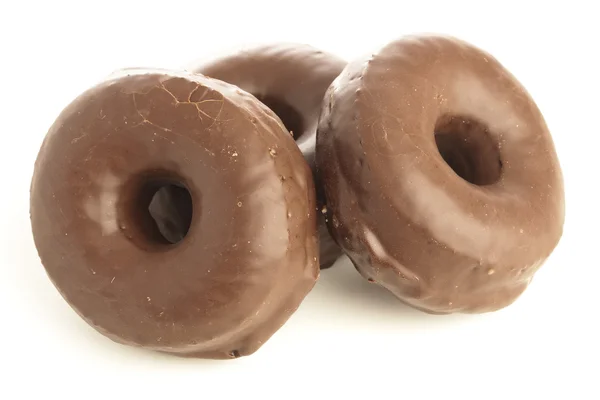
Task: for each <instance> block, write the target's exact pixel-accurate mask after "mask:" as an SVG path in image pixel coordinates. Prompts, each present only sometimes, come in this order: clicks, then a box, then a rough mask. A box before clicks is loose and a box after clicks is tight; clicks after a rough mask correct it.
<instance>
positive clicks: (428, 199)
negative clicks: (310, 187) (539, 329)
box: [317, 36, 564, 313]
mask: <svg viewBox="0 0 600 400" xmlns="http://www.w3.org/2000/svg"><path fill="white" fill-rule="evenodd" d="M325 97H326V100H325V103H324V106H323V114H322V118H321V120H320V124H319V130H318V133H317V165H318V168H319V172H320V173H321V177H322V179H323V182H324V187H325V192H326V195H327V200H328V213H329V223H330V230H331V231H332V233H333V235H334V237H335V238H336V240H337V242H338V243H339V244H340V245H341V246H342V247H343V249H344V250H345V251H346V252H347V253H348V255H349V256H350V258H351V259H352V261H353V263H354V265H355V266H356V268H357V269H358V270H359V272H360V273H361V274H362V275H363V276H364V277H365V278H367V279H369V280H371V281H373V282H376V283H378V284H379V285H381V286H383V287H385V288H387V289H388V290H390V291H391V292H393V293H394V294H395V295H396V296H397V297H399V298H400V299H401V300H403V301H404V302H406V303H408V304H411V305H413V306H414V307H417V308H420V309H422V310H425V311H427V312H431V313H450V312H473V313H474V312H486V311H494V310H498V309H500V308H503V307H505V306H507V305H509V304H511V303H512V302H513V301H514V300H515V299H516V298H517V297H518V296H519V295H520V294H521V293H522V292H523V291H524V290H525V289H526V287H527V285H528V284H529V282H530V281H531V279H532V278H533V276H534V274H535V272H536V271H537V270H538V268H539V267H540V266H541V265H542V264H543V263H544V261H545V260H546V259H547V257H548V256H549V255H550V254H551V252H552V251H553V249H554V248H555V246H556V245H557V243H558V241H559V239H560V237H561V235H562V229H563V223H564V188H563V178H562V173H561V168H560V165H559V161H558V159H557V155H556V152H555V148H554V144H553V141H552V138H551V136H550V133H549V131H548V128H547V126H546V123H545V122H544V119H543V117H542V114H541V113H540V110H539V109H538V108H537V106H536V104H535V103H534V101H533V100H532V98H531V97H530V95H529V94H528V93H527V92H526V90H525V89H524V88H523V87H522V86H521V84H520V83H519V82H518V81H517V80H516V79H515V78H514V77H513V76H512V75H511V74H510V73H509V72H508V71H507V70H506V69H505V68H504V67H503V66H502V65H501V64H500V63H499V62H498V61H497V60H496V59H494V58H493V57H492V56H491V55H489V54H487V53H486V52H484V51H482V50H480V49H477V48H475V47H473V46H472V45H469V44H467V43H464V42H462V41H460V40H457V39H454V38H449V37H437V36H410V37H405V38H402V39H400V40H397V41H394V42H392V43H390V44H388V45H386V46H385V47H383V48H382V49H381V50H380V51H378V52H377V53H376V54H374V55H373V56H372V57H368V58H364V59H360V60H357V61H354V62H352V63H351V64H349V65H348V66H347V67H346V68H345V70H344V72H343V73H342V74H341V76H340V78H339V79H337V80H336V81H335V82H334V83H333V84H332V86H331V87H330V88H329V90H328V92H327V94H326V96H325Z"/></svg>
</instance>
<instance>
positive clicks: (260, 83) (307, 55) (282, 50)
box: [189, 43, 346, 269]
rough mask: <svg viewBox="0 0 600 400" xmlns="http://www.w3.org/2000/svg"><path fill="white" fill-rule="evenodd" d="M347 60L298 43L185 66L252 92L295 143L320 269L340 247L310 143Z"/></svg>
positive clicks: (277, 45) (259, 48) (313, 143)
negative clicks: (309, 193) (309, 176)
mask: <svg viewBox="0 0 600 400" xmlns="http://www.w3.org/2000/svg"><path fill="white" fill-rule="evenodd" d="M345 65H346V62H345V61H343V60H341V59H339V58H338V57H336V56H334V55H332V54H328V53H325V52H323V51H320V50H317V49H315V48H314V47H311V46H307V45H300V44H291V43H280V44H274V45H263V46H258V47H253V48H250V49H246V50H243V51H239V52H237V53H235V54H232V55H229V56H225V57H222V58H218V59H216V60H213V61H210V62H208V63H202V64H198V65H195V66H192V67H191V68H189V70H190V71H192V72H195V73H200V74H203V75H207V76H210V77H212V78H215V79H220V80H222V81H225V82H228V83H231V84H233V85H236V86H238V87H240V88H241V89H242V90H245V91H247V92H249V93H251V94H253V95H254V96H255V97H256V98H258V99H259V100H260V101H261V102H263V103H264V104H265V105H267V106H268V107H269V108H271V110H273V111H274V112H275V114H277V115H278V116H279V117H280V118H281V120H282V121H283V123H284V125H285V126H286V127H287V129H288V130H289V131H290V133H291V134H292V136H293V137H294V139H295V140H296V143H297V144H298V146H299V147H300V150H301V151H302V154H303V155H304V158H305V159H306V161H307V162H308V164H309V165H310V167H311V169H312V171H313V174H314V177H315V182H316V191H317V205H318V208H319V212H318V229H319V241H320V264H321V268H322V269H324V268H328V267H330V266H331V265H333V263H334V262H335V260H336V259H337V258H339V256H340V255H341V249H340V248H339V247H338V246H337V245H336V244H335V242H334V241H333V239H332V238H331V236H330V234H329V232H328V231H327V226H326V224H325V216H324V215H322V212H321V210H324V209H325V208H324V206H325V203H324V196H323V193H322V189H321V185H320V184H319V178H318V175H317V174H316V168H315V141H316V131H317V123H318V119H319V112H320V110H321V103H322V101H323V95H324V94H325V90H327V88H328V87H329V85H330V84H331V82H332V81H333V80H334V79H335V78H336V77H337V76H338V75H339V73H340V72H341V71H342V69H343V68H344V66H345Z"/></svg>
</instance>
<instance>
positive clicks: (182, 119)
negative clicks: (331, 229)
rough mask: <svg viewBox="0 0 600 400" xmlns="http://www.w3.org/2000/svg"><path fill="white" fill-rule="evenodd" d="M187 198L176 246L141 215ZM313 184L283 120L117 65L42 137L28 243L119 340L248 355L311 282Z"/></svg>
mask: <svg viewBox="0 0 600 400" xmlns="http://www.w3.org/2000/svg"><path fill="white" fill-rule="evenodd" d="M165 185H171V186H175V187H177V188H178V189H174V192H175V193H178V194H176V195H175V197H177V198H178V199H179V202H182V201H183V202H185V197H186V196H185V195H182V193H187V197H188V199H187V202H188V206H189V207H188V209H186V210H184V211H183V213H182V215H186V214H189V216H190V217H191V221H189V223H188V225H189V230H188V232H187V234H186V235H185V238H184V239H183V240H181V241H179V242H178V243H176V244H173V243H171V242H170V241H169V240H168V239H167V238H166V237H165V235H162V234H161V232H160V231H159V228H158V226H157V223H156V221H154V220H153V219H152V216H151V212H150V210H149V206H150V204H151V202H152V198H153V194H154V193H156V192H157V190H158V189H159V188H160V187H165ZM314 196H315V193H314V186H313V182H312V174H311V171H310V169H309V168H308V165H307V164H306V162H305V160H304V158H303V157H302V154H301V152H300V151H299V150H298V147H297V146H296V144H295V143H294V141H293V139H292V138H291V137H290V136H289V135H288V134H287V132H286V131H285V127H284V126H283V125H282V124H281V122H280V121H279V119H278V118H277V117H276V116H275V114H273V113H272V112H271V111H270V110H269V109H268V108H267V107H265V106H264V105H263V104H261V103H260V102H258V101H257V100H256V99H255V98H254V97H252V96H250V95H249V94H247V93H245V92H243V91H241V90H239V89H237V88H235V87H234V86H232V85H229V84H226V83H223V82H220V81H217V80H212V79H209V78H206V77H203V76H200V75H192V74H187V73H175V72H167V71H161V70H128V71H125V72H123V73H121V74H119V75H117V76H113V77H111V78H110V79H108V80H107V81H105V82H103V83H101V84H99V85H97V86H95V87H93V88H92V89H89V90H87V91H86V92H85V93H83V94H82V95H81V96H79V97H78V98H77V99H76V100H75V101H73V102H72V103H71V104H70V105H69V106H68V107H67V108H66V109H65V110H64V111H63V112H62V113H61V115H60V116H59V117H58V119H57V120H56V122H55V123H54V125H53V126H52V127H51V128H50V130H49V132H48V134H47V136H46V138H45V140H44V142H43V144H42V147H41V149H40V152H39V155H38V158H37V161H36V164H35V172H34V176H33V180H32V185H31V220H32V228H33V233H34V239H35V244H36V246H37V249H38V252H39V255H40V258H41V260H42V263H43V265H44V267H45V268H46V271H47V273H48V275H49V277H50V279H51V280H52V282H53V283H54V284H55V286H56V287H57V289H58V290H59V291H60V293H61V294H62V296H63V297H64V298H65V299H66V300H67V302H68V303H69V304H70V305H71V306H72V307H73V308H74V309H75V311H76V312H77V313H78V314H79V315H80V316H81V317H82V318H83V319H85V320H86V322H88V323H89V324H90V325H91V326H93V327H94V328H95V329H97V330H98V331H99V332H101V333H102V334H104V335H106V336H108V337H109V338H111V339H113V340H114V341H116V342H119V343H123V344H128V345H132V346H141V347H144V348H148V349H151V350H156V351H161V352H168V353H173V354H177V355H181V356H190V357H202V358H224V359H226V358H235V357H239V356H244V355H249V354H252V353H253V352H255V351H256V350H257V349H258V348H259V347H260V346H261V345H262V344H263V343H264V342H265V341H267V340H268V339H269V337H270V336H271V335H272V334H273V333H274V332H275V331H277V330H278V328H279V327H280V326H281V325H282V324H283V323H284V322H285V321H286V320H287V319H288V318H289V317H290V315H291V314H292V313H293V312H294V311H295V310H296V309H297V307H298V306H299V304H300V303H301V301H302V300H303V298H304V297H305V295H306V294H307V293H308V292H309V291H310V290H311V288H312V287H313V286H314V284H315V281H316V279H317V277H318V275H319V267H318V260H317V258H318V238H317V231H316V217H315V214H316V213H315V211H314V210H315V200H314Z"/></svg>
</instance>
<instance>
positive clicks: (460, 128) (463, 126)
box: [434, 115, 502, 186]
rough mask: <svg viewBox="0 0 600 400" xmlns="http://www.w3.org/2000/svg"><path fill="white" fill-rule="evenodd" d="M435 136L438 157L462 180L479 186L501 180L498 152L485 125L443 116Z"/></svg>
mask: <svg viewBox="0 0 600 400" xmlns="http://www.w3.org/2000/svg"><path fill="white" fill-rule="evenodd" d="M434 133H435V143H436V145H437V148H438V150H439V152H440V155H441V156H442V158H443V159H444V161H446V163H447V164H448V165H449V166H450V168H452V170H453V171H454V172H455V173H456V174H457V175H458V176H460V177H461V178H462V179H464V180H466V181H467V182H470V183H472V184H474V185H479V186H485V185H491V184H493V183H496V182H497V181H498V180H500V176H501V174H502V160H501V158H500V150H499V148H498V144H497V142H496V141H495V140H494V138H493V137H492V135H491V134H490V132H489V129H488V127H487V125H485V124H484V123H482V122H480V121H477V120H475V119H473V118H469V117H464V116H455V115H453V116H443V117H441V118H440V119H438V121H437V123H436V126H435V130H434Z"/></svg>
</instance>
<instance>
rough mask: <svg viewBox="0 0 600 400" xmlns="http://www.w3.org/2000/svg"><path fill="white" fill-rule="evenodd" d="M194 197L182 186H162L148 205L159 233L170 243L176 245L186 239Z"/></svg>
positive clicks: (172, 184) (170, 184)
mask: <svg viewBox="0 0 600 400" xmlns="http://www.w3.org/2000/svg"><path fill="white" fill-rule="evenodd" d="M192 209H193V207H192V196H191V194H190V192H189V191H188V190H187V189H186V188H185V187H184V186H181V185H178V184H174V183H168V184H165V185H163V186H160V187H159V188H158V189H157V190H156V192H155V193H154V195H153V196H152V199H151V200H150V204H149V205H148V214H150V217H151V218H152V219H153V220H154V223H155V225H156V228H157V229H158V232H159V233H160V235H161V236H162V238H163V239H164V240H166V241H167V242H168V243H171V244H176V243H179V242H180V241H182V240H183V238H185V236H186V235H187V233H188V231H189V229H190V224H191V222H192Z"/></svg>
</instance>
